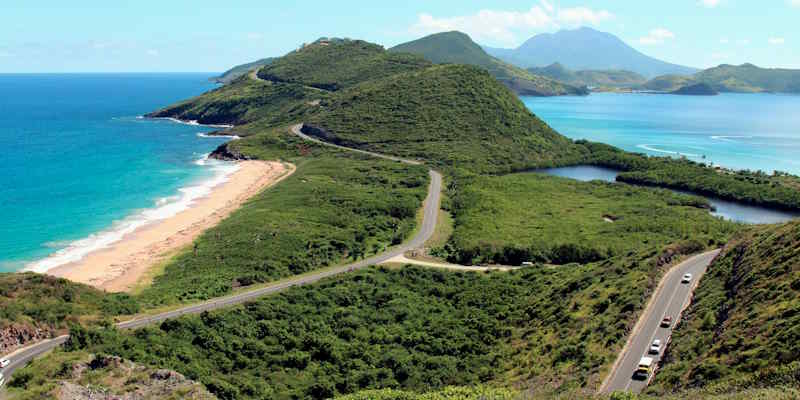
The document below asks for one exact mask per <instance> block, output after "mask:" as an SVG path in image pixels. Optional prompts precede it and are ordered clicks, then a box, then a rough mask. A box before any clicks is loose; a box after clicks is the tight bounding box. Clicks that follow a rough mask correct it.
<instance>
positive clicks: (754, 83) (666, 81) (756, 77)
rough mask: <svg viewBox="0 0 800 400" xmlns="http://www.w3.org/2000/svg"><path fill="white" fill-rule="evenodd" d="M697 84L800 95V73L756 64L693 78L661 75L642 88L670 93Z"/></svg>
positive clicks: (723, 89) (706, 72)
mask: <svg viewBox="0 0 800 400" xmlns="http://www.w3.org/2000/svg"><path fill="white" fill-rule="evenodd" d="M698 83H702V84H705V85H708V86H710V87H711V88H713V90H714V91H718V92H734V93H762V92H768V93H800V70H796V69H781V68H759V67H757V66H755V65H753V64H742V65H728V64H723V65H720V66H718V67H714V68H709V69H707V70H704V71H700V72H698V73H696V74H694V75H691V76H684V75H664V76H658V77H655V78H653V79H651V80H650V81H648V82H647V83H645V84H644V85H643V86H642V87H643V88H645V89H648V90H657V91H663V92H671V91H675V90H678V89H679V88H681V87H685V86H688V85H693V84H698Z"/></svg>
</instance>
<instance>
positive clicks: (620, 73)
mask: <svg viewBox="0 0 800 400" xmlns="http://www.w3.org/2000/svg"><path fill="white" fill-rule="evenodd" d="M528 71H529V72H531V73H533V74H537V75H541V76H545V77H548V78H551V79H555V80H557V81H560V82H564V83H568V84H570V85H576V86H590V87H596V88H631V87H635V86H639V85H642V84H644V83H645V82H647V78H645V77H643V76H642V75H639V74H637V73H636V72H631V71H624V70H581V71H572V70H570V69H568V68H566V67H564V66H563V65H561V64H560V63H553V64H550V65H548V66H546V67H533V68H528Z"/></svg>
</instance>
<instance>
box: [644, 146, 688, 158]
mask: <svg viewBox="0 0 800 400" xmlns="http://www.w3.org/2000/svg"><path fill="white" fill-rule="evenodd" d="M655 146H658V145H656V144H639V145H636V147H638V148H640V149H644V150H649V151H653V152H656V153H664V154H672V155H675V156H685V157H700V155H699V154H694V153H681V152H679V151H672V150H664V149H659V148H657V147H655Z"/></svg>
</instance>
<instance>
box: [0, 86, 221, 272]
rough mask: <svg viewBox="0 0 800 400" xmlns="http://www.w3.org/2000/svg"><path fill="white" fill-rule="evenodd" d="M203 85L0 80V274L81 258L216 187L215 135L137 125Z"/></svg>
mask: <svg viewBox="0 0 800 400" xmlns="http://www.w3.org/2000/svg"><path fill="white" fill-rule="evenodd" d="M209 76H210V74H68V75H57V74H54V75H0V94H2V95H0V149H2V151H3V155H2V157H0V171H2V173H0V271H14V270H20V269H24V268H27V269H33V270H37V271H43V270H46V269H47V268H50V267H53V266H55V265H58V264H62V263H66V262H69V261H74V260H76V259H79V258H80V257H81V256H82V255H83V254H85V253H86V252H88V251H90V250H92V249H95V248H98V247H102V246H105V245H108V244H110V243H112V242H114V241H115V240H117V239H119V238H120V237H121V236H122V235H124V234H125V233H126V232H130V231H132V230H133V229H135V228H136V227H137V226H141V225H142V224H146V223H148V222H150V221H153V220H157V219H160V218H164V217H166V216H169V215H173V214H174V213H176V212H179V211H180V210H182V209H185V207H186V206H187V204H189V203H191V201H192V200H193V199H196V198H197V197H200V196H202V195H204V194H206V193H208V191H209V190H210V188H211V187H213V186H214V185H215V184H218V183H220V182H222V181H224V180H225V179H226V176H227V175H228V174H229V173H230V172H232V171H233V170H234V169H235V168H236V167H235V166H233V165H231V164H226V163H219V162H214V161H210V160H205V159H204V157H205V155H206V154H208V153H209V152H210V151H212V150H213V149H214V148H215V147H216V146H218V145H220V144H221V143H223V142H225V141H226V140H229V139H226V138H208V137H202V136H203V135H202V134H203V133H205V132H208V131H212V130H214V128H211V127H202V126H192V125H187V124H179V123H175V122H171V121H166V120H158V121H152V120H145V119H141V118H137V116H139V115H142V114H144V113H146V112H149V111H152V110H155V109H157V108H159V107H163V106H165V105H168V104H170V103H173V102H175V101H178V100H181V99H185V98H187V97H190V96H194V95H197V94H200V93H202V92H204V91H207V90H209V89H212V88H213V87H214V85H213V84H212V83H210V82H209V81H208V78H209Z"/></svg>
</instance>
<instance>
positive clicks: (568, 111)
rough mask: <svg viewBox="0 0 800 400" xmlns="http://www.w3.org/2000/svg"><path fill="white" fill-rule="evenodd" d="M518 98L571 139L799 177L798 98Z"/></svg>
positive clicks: (599, 95) (595, 96)
mask: <svg viewBox="0 0 800 400" xmlns="http://www.w3.org/2000/svg"><path fill="white" fill-rule="evenodd" d="M523 101H524V102H525V104H526V105H527V106H528V108H530V109H531V110H532V111H533V112H534V113H535V114H536V115H538V116H539V117H540V118H542V119H544V120H545V121H546V122H547V123H548V124H550V125H551V126H552V127H553V128H555V129H556V130H557V131H559V132H560V133H562V134H564V135H566V136H568V137H570V138H573V139H588V140H591V141H595V142H603V143H608V144H611V145H614V146H617V147H619V148H622V149H625V150H628V151H634V152H641V153H647V154H650V155H658V156H665V155H670V156H681V155H682V156H686V157H688V158H690V159H693V160H696V161H700V162H713V163H715V164H719V165H723V166H726V167H730V168H735V169H750V170H759V169H760V170H763V171H767V172H772V171H773V170H780V171H787V172H791V173H793V174H796V175H800V157H798V155H799V154H800V112H798V110H800V96H792V95H773V94H728V93H726V94H722V95H719V96H708V97H706V96H671V95H654V94H613V93H596V94H592V95H591V96H586V97H574V96H565V97H548V98H539V97H524V98H523ZM703 156H705V158H703Z"/></svg>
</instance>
